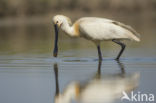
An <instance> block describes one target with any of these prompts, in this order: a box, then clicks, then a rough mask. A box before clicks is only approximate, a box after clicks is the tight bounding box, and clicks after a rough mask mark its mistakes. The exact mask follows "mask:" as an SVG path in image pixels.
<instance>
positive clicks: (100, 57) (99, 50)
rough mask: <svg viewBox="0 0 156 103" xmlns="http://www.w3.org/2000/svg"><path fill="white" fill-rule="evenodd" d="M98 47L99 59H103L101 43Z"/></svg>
mask: <svg viewBox="0 0 156 103" xmlns="http://www.w3.org/2000/svg"><path fill="white" fill-rule="evenodd" d="M97 49H98V55H99V61H102V54H101V49H100V45H97Z"/></svg>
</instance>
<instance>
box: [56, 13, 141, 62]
mask: <svg viewBox="0 0 156 103" xmlns="http://www.w3.org/2000/svg"><path fill="white" fill-rule="evenodd" d="M53 23H54V28H55V45H54V51H53V55H54V57H57V52H58V46H57V42H58V29H59V28H61V29H62V31H64V32H65V33H66V34H67V35H69V36H71V37H83V38H85V39H88V40H91V41H93V42H94V43H95V44H96V46H97V49H98V56H99V60H100V61H101V60H102V54H101V50H100V42H101V41H108V40H112V41H113V42H114V43H117V44H119V45H120V46H121V50H120V52H119V54H118V56H117V57H116V60H119V58H120V56H121V54H122V53H123V51H124V49H125V46H126V45H125V44H124V43H122V42H121V40H134V41H137V42H139V41H140V35H139V34H138V33H137V32H136V31H135V30H134V29H133V28H131V27H130V26H128V25H125V24H123V23H120V22H117V21H113V20H110V19H105V18H98V17H83V18H80V19H78V20H77V21H76V22H75V23H73V25H72V22H71V20H70V19H69V18H68V17H66V16H64V15H56V16H54V17H53Z"/></svg>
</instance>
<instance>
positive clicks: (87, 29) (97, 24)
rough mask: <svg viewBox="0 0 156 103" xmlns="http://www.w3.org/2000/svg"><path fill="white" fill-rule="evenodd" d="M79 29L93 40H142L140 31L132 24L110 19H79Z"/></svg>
mask: <svg viewBox="0 0 156 103" xmlns="http://www.w3.org/2000/svg"><path fill="white" fill-rule="evenodd" d="M79 29H80V33H81V34H82V36H84V37H85V38H87V39H92V40H110V39H131V40H136V41H139V40H140V39H139V35H138V33H137V32H136V31H135V30H134V29H132V28H131V27H130V26H127V25H124V24H122V23H120V22H116V21H112V20H109V19H103V18H83V19H81V20H79Z"/></svg>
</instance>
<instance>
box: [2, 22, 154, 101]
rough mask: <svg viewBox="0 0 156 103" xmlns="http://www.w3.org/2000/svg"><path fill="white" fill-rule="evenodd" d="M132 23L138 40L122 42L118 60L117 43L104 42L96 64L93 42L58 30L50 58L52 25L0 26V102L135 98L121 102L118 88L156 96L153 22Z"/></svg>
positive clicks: (120, 92) (129, 93)
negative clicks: (56, 44)
mask: <svg viewBox="0 0 156 103" xmlns="http://www.w3.org/2000/svg"><path fill="white" fill-rule="evenodd" d="M136 24H137V22H136ZM136 24H134V25H136ZM137 25H138V26H137V29H138V31H139V32H141V33H142V38H141V40H142V41H141V42H140V43H135V42H126V44H127V48H126V50H125V52H124V54H123V55H122V57H121V60H120V61H119V62H117V61H115V60H114V58H115V56H116V55H117V53H118V51H119V49H120V47H119V46H118V45H116V44H114V43H112V42H103V43H102V54H103V61H102V64H101V65H100V64H99V63H98V60H97V50H96V47H95V45H94V44H92V43H91V42H89V41H86V40H84V39H71V38H69V37H68V36H65V35H63V34H62V33H60V35H59V36H60V39H59V54H58V58H53V57H52V49H53V35H52V33H53V31H52V29H51V28H52V26H51V24H49V25H47V24H42V25H37V24H36V25H35V24H33V25H28V26H17V27H13V26H9V27H5V26H4V27H2V26H1V28H0V34H1V35H0V36H1V37H0V103H54V101H55V100H60V103H68V102H69V101H67V98H69V99H70V100H72V103H75V102H85V103H91V101H92V102H94V103H101V102H102V103H109V102H114V103H121V102H124V103H130V102H136V101H128V100H123V101H121V99H120V98H121V97H122V92H123V91H125V92H126V93H127V94H128V95H129V96H130V95H131V92H132V91H134V93H136V94H138V95H141V94H147V95H148V97H149V94H153V95H154V96H156V88H155V86H156V83H155V80H154V79H155V78H156V75H155V74H156V48H155V45H156V41H155V40H156V36H155V33H156V31H155V28H154V27H155V26H154V25H155V24H153V25H151V26H149V27H148V28H147V26H145V27H144V26H142V24H140V25H139V24H137ZM151 27H152V28H151ZM147 34H148V35H147ZM121 88H122V89H121ZM68 91H70V92H68ZM58 94H59V95H58ZM67 94H68V96H66V95H67ZM60 95H61V96H62V95H63V96H62V97H61V96H60ZM61 100H62V102H61ZM144 100H145V98H144ZM145 102H148V101H145ZM137 103H138V102H137ZM153 103H154V102H153Z"/></svg>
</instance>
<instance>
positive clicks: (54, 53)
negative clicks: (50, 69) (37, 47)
mask: <svg viewBox="0 0 156 103" xmlns="http://www.w3.org/2000/svg"><path fill="white" fill-rule="evenodd" d="M54 29H55V41H54V51H53V56H54V57H57V53H58V27H57V25H56V24H54Z"/></svg>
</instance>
